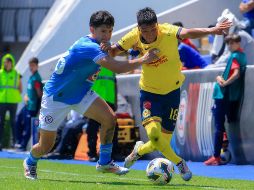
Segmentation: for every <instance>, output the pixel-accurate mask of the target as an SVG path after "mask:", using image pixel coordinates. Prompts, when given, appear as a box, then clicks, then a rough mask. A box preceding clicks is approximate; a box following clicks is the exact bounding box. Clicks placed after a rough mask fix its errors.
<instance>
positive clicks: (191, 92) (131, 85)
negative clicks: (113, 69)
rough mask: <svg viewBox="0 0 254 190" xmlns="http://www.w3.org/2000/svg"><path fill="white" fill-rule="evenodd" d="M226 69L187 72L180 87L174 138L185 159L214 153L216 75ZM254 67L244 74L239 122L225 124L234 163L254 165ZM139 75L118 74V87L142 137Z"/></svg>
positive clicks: (195, 158) (143, 137)
mask: <svg viewBox="0 0 254 190" xmlns="http://www.w3.org/2000/svg"><path fill="white" fill-rule="evenodd" d="M222 71H223V68H216V69H206V70H193V71H184V72H183V73H184V74H185V76H186V80H185V82H184V84H183V86H182V88H181V103H180V107H179V118H178V121H177V127H176V130H175V133H174V138H173V139H172V141H171V144H172V146H173V147H174V149H175V151H176V152H177V153H178V154H179V155H181V156H182V157H184V158H185V159H186V160H192V161H204V160H205V159H207V158H208V157H209V156H210V155H212V153H213V127H212V126H213V124H212V123H213V116H212V112H211V107H212V105H213V99H212V92H213V85H214V81H215V77H216V76H217V75H219V74H221V73H222ZM253 73H254V66H248V68H247V70H246V73H245V89H244V97H243V102H242V106H241V110H240V118H239V122H236V123H233V124H231V125H226V131H227V133H228V139H229V142H230V144H229V149H230V152H231V154H232V162H233V163H236V164H248V163H249V164H254V152H253V146H254V138H253V136H254V129H253V126H254V117H253V116H252V113H254V106H253V105H254V99H253V96H254V91H253V89H254V83H253ZM139 77H140V76H139V75H127V76H118V77H117V82H118V90H119V93H121V94H122V95H124V96H127V97H128V100H129V101H130V103H131V105H132V109H133V113H134V115H135V121H136V124H137V126H139V127H140V133H141V139H142V140H144V141H146V140H147V136H146V133H145V130H144V129H143V127H141V119H140V118H141V115H140V109H139V87H138V80H139Z"/></svg>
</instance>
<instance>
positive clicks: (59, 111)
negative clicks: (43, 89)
mask: <svg viewBox="0 0 254 190" xmlns="http://www.w3.org/2000/svg"><path fill="white" fill-rule="evenodd" d="M97 97H98V95H97V94H96V93H95V92H93V91H91V90H90V91H88V92H87V93H86V95H85V96H84V97H83V99H82V100H81V102H79V103H78V104H73V105H69V104H65V103H62V102H57V101H53V96H50V97H47V96H46V95H43V96H42V101H41V109H40V115H39V120H40V125H39V126H40V128H41V129H44V130H47V131H56V130H57V128H58V127H59V126H60V124H61V123H62V121H63V120H64V119H65V117H66V116H67V114H68V113H69V112H70V111H71V110H75V111H76V112H78V113H80V114H82V115H83V114H84V113H85V112H86V110H87V109H88V108H89V107H90V106H91V104H92V103H93V102H94V100H95V99H96V98H97Z"/></svg>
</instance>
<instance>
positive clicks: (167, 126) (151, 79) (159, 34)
mask: <svg viewBox="0 0 254 190" xmlns="http://www.w3.org/2000/svg"><path fill="white" fill-rule="evenodd" d="M137 22H138V26H137V27H136V28H134V29H133V30H132V31H130V32H129V33H128V34H126V35H125V36H124V37H123V38H122V39H121V40H120V41H118V43H117V44H115V45H112V46H109V45H108V44H102V45H101V48H102V49H103V50H107V51H108V52H109V54H111V56H115V55H117V54H118V53H120V52H121V51H126V50H128V49H130V48H133V47H134V48H135V49H138V50H139V51H140V54H141V55H144V54H145V53H146V52H148V51H149V50H151V49H157V50H158V53H157V56H158V57H159V59H158V60H156V61H153V62H151V63H148V64H145V65H142V74H141V78H140V83H139V84H140V89H141V90H140V109H141V115H142V124H143V126H144V127H145V129H146V132H147V135H148V137H149V141H148V142H147V143H143V142H142V141H138V142H137V143H136V145H135V147H134V150H133V151H132V153H131V154H130V155H129V156H128V157H127V158H126V159H125V165H124V166H125V167H127V168H130V167H131V166H132V165H133V164H134V162H135V161H136V160H137V159H139V158H140V157H141V156H142V155H144V154H147V153H150V152H153V151H155V150H159V151H160V152H161V153H162V154H163V155H164V156H165V157H166V158H167V159H169V160H171V161H173V162H174V163H175V164H176V166H177V167H178V169H179V172H180V174H181V176H182V178H183V179H184V180H186V181H188V180H190V179H191V177H192V173H191V171H190V170H189V168H188V167H187V165H186V162H185V161H184V160H183V159H182V158H180V157H179V156H178V155H176V154H175V152H174V151H173V150H172V148H171V147H170V146H169V145H170V141H171V138H172V134H173V131H174V129H175V125H176V120H177V115H178V107H179V103H180V87H181V85H182V83H183V81H184V75H183V74H182V73H181V66H182V65H181V61H180V58H179V54H178V39H184V38H198V37H202V36H204V35H207V34H222V33H223V30H226V29H228V28H229V27H230V25H231V23H230V22H228V21H225V22H223V23H221V24H219V25H217V26H216V27H214V28H193V29H185V28H181V27H178V26H173V25H171V24H168V23H165V24H158V22H157V16H156V14H155V12H154V11H153V10H152V9H151V8H144V9H142V10H139V11H138V13H137Z"/></svg>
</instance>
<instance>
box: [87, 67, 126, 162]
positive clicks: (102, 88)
mask: <svg viewBox="0 0 254 190" xmlns="http://www.w3.org/2000/svg"><path fill="white" fill-rule="evenodd" d="M92 89H93V90H94V91H95V92H96V93H97V94H98V95H99V96H100V97H101V98H102V99H104V100H105V101H106V102H107V104H108V105H109V106H110V107H111V108H112V110H113V111H116V109H117V89H116V75H115V73H113V72H112V71H110V70H108V69H106V68H103V67H102V68H101V71H100V72H99V75H98V77H97V80H96V81H95V83H94V85H93V87H92ZM116 125H117V124H116ZM99 128H100V123H98V122H96V121H94V120H93V119H89V120H88V123H87V129H86V133H87V141H88V149H89V152H88V156H89V160H90V161H92V162H95V161H97V160H98V156H97V151H96V145H97V138H98V137H97V133H98V131H99ZM117 135H118V126H116V127H115V133H114V138H113V149H112V159H113V160H117V161H119V160H122V159H123V158H121V156H120V155H118V153H117V152H118V151H117V148H118V139H117Z"/></svg>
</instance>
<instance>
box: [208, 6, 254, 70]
mask: <svg viewBox="0 0 254 190" xmlns="http://www.w3.org/2000/svg"><path fill="white" fill-rule="evenodd" d="M226 18H227V19H229V20H230V21H231V22H232V26H231V27H230V29H229V31H227V33H228V34H233V33H236V34H238V35H239V36H240V37H241V48H242V49H243V51H244V53H245V55H246V59H247V64H249V65H253V64H254V51H253V50H254V39H253V37H252V36H251V35H250V34H248V33H247V32H246V31H244V30H243V29H241V28H242V25H241V23H240V22H239V20H238V19H237V18H236V17H235V15H234V14H233V13H232V12H230V11H229V10H228V9H225V10H224V11H223V12H222V14H221V16H220V17H219V18H218V19H217V22H218V23H219V22H221V21H222V20H224V19H226ZM225 36H226V34H224V35H221V36H219V35H215V38H214V42H213V45H212V49H211V51H210V54H211V55H212V58H213V62H214V64H215V65H209V67H210V66H211V67H214V66H216V67H220V66H225V64H226V63H227V60H228V58H229V57H230V51H229V49H228V46H227V44H226V43H225V42H224V38H225Z"/></svg>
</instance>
